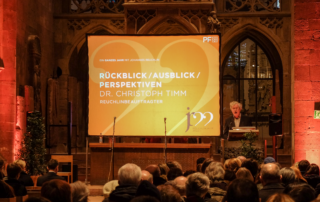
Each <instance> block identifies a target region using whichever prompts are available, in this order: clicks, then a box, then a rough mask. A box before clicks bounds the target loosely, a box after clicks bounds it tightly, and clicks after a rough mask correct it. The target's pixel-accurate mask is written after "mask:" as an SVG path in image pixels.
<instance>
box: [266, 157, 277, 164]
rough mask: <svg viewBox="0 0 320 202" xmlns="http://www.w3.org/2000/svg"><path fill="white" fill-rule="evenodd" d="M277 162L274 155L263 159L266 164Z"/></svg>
mask: <svg viewBox="0 0 320 202" xmlns="http://www.w3.org/2000/svg"><path fill="white" fill-rule="evenodd" d="M275 162H276V160H275V159H274V158H273V157H270V156H268V157H267V158H265V159H264V160H263V163H264V164H268V163H275Z"/></svg>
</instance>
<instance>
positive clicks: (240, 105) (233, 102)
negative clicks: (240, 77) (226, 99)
mask: <svg viewBox="0 0 320 202" xmlns="http://www.w3.org/2000/svg"><path fill="white" fill-rule="evenodd" d="M234 105H238V106H239V108H240V110H241V109H242V104H241V103H240V102H237V101H232V102H230V109H231V110H232V108H233V106H234Z"/></svg>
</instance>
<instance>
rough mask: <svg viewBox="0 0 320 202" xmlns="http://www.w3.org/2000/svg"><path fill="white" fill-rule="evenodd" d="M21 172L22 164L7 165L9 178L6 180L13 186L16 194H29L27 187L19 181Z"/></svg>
mask: <svg viewBox="0 0 320 202" xmlns="http://www.w3.org/2000/svg"><path fill="white" fill-rule="evenodd" d="M20 172H21V168H20V166H19V165H17V164H15V163H10V164H9V165H8V166H7V174H8V179H6V180H5V182H6V183H7V184H8V185H10V186H11V187H12V188H13V190H14V195H15V196H25V195H27V190H26V187H25V186H24V185H23V184H22V183H21V182H19V181H18V179H19V177H20Z"/></svg>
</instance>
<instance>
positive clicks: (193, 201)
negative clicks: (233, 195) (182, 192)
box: [185, 173, 216, 202]
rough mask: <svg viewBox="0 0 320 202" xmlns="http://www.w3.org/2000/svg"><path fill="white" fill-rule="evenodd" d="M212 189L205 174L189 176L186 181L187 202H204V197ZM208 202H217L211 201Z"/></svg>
mask: <svg viewBox="0 0 320 202" xmlns="http://www.w3.org/2000/svg"><path fill="white" fill-rule="evenodd" d="M209 188H210V180H209V178H208V177H207V176H206V175H204V174H203V173H194V174H191V175H189V177H188V179H187V181H186V194H187V198H186V200H185V201H186V202H204V197H205V195H206V194H207V193H208V191H209ZM207 201H212V202H213V201H216V200H214V199H210V200H207Z"/></svg>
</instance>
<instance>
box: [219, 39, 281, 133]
mask: <svg viewBox="0 0 320 202" xmlns="http://www.w3.org/2000/svg"><path fill="white" fill-rule="evenodd" d="M222 71H223V79H222V83H223V84H222V85H223V89H222V94H223V96H222V102H223V104H222V114H223V125H224V122H225V120H226V119H227V118H228V117H230V116H232V113H231V111H230V105H229V103H230V102H231V101H238V102H240V103H242V105H243V106H242V108H243V109H242V110H243V111H242V113H243V114H246V115H248V116H250V117H252V120H253V124H254V125H255V126H256V127H257V128H258V129H259V130H260V134H262V135H263V134H265V135H267V134H268V133H269V132H268V128H269V126H268V115H269V114H270V113H271V106H269V103H270V99H271V97H272V96H273V95H274V86H275V84H274V77H273V75H274V74H273V68H272V67H271V65H270V62H269V59H268V56H267V55H266V54H265V51H264V50H263V49H262V48H261V47H260V46H259V45H258V44H257V43H256V42H254V41H253V40H251V39H249V38H247V39H245V40H244V41H242V42H241V43H239V44H238V45H237V46H236V47H235V48H234V49H233V50H232V51H231V53H230V54H229V55H228V57H227V58H226V59H225V61H224V63H223V70H222Z"/></svg>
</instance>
